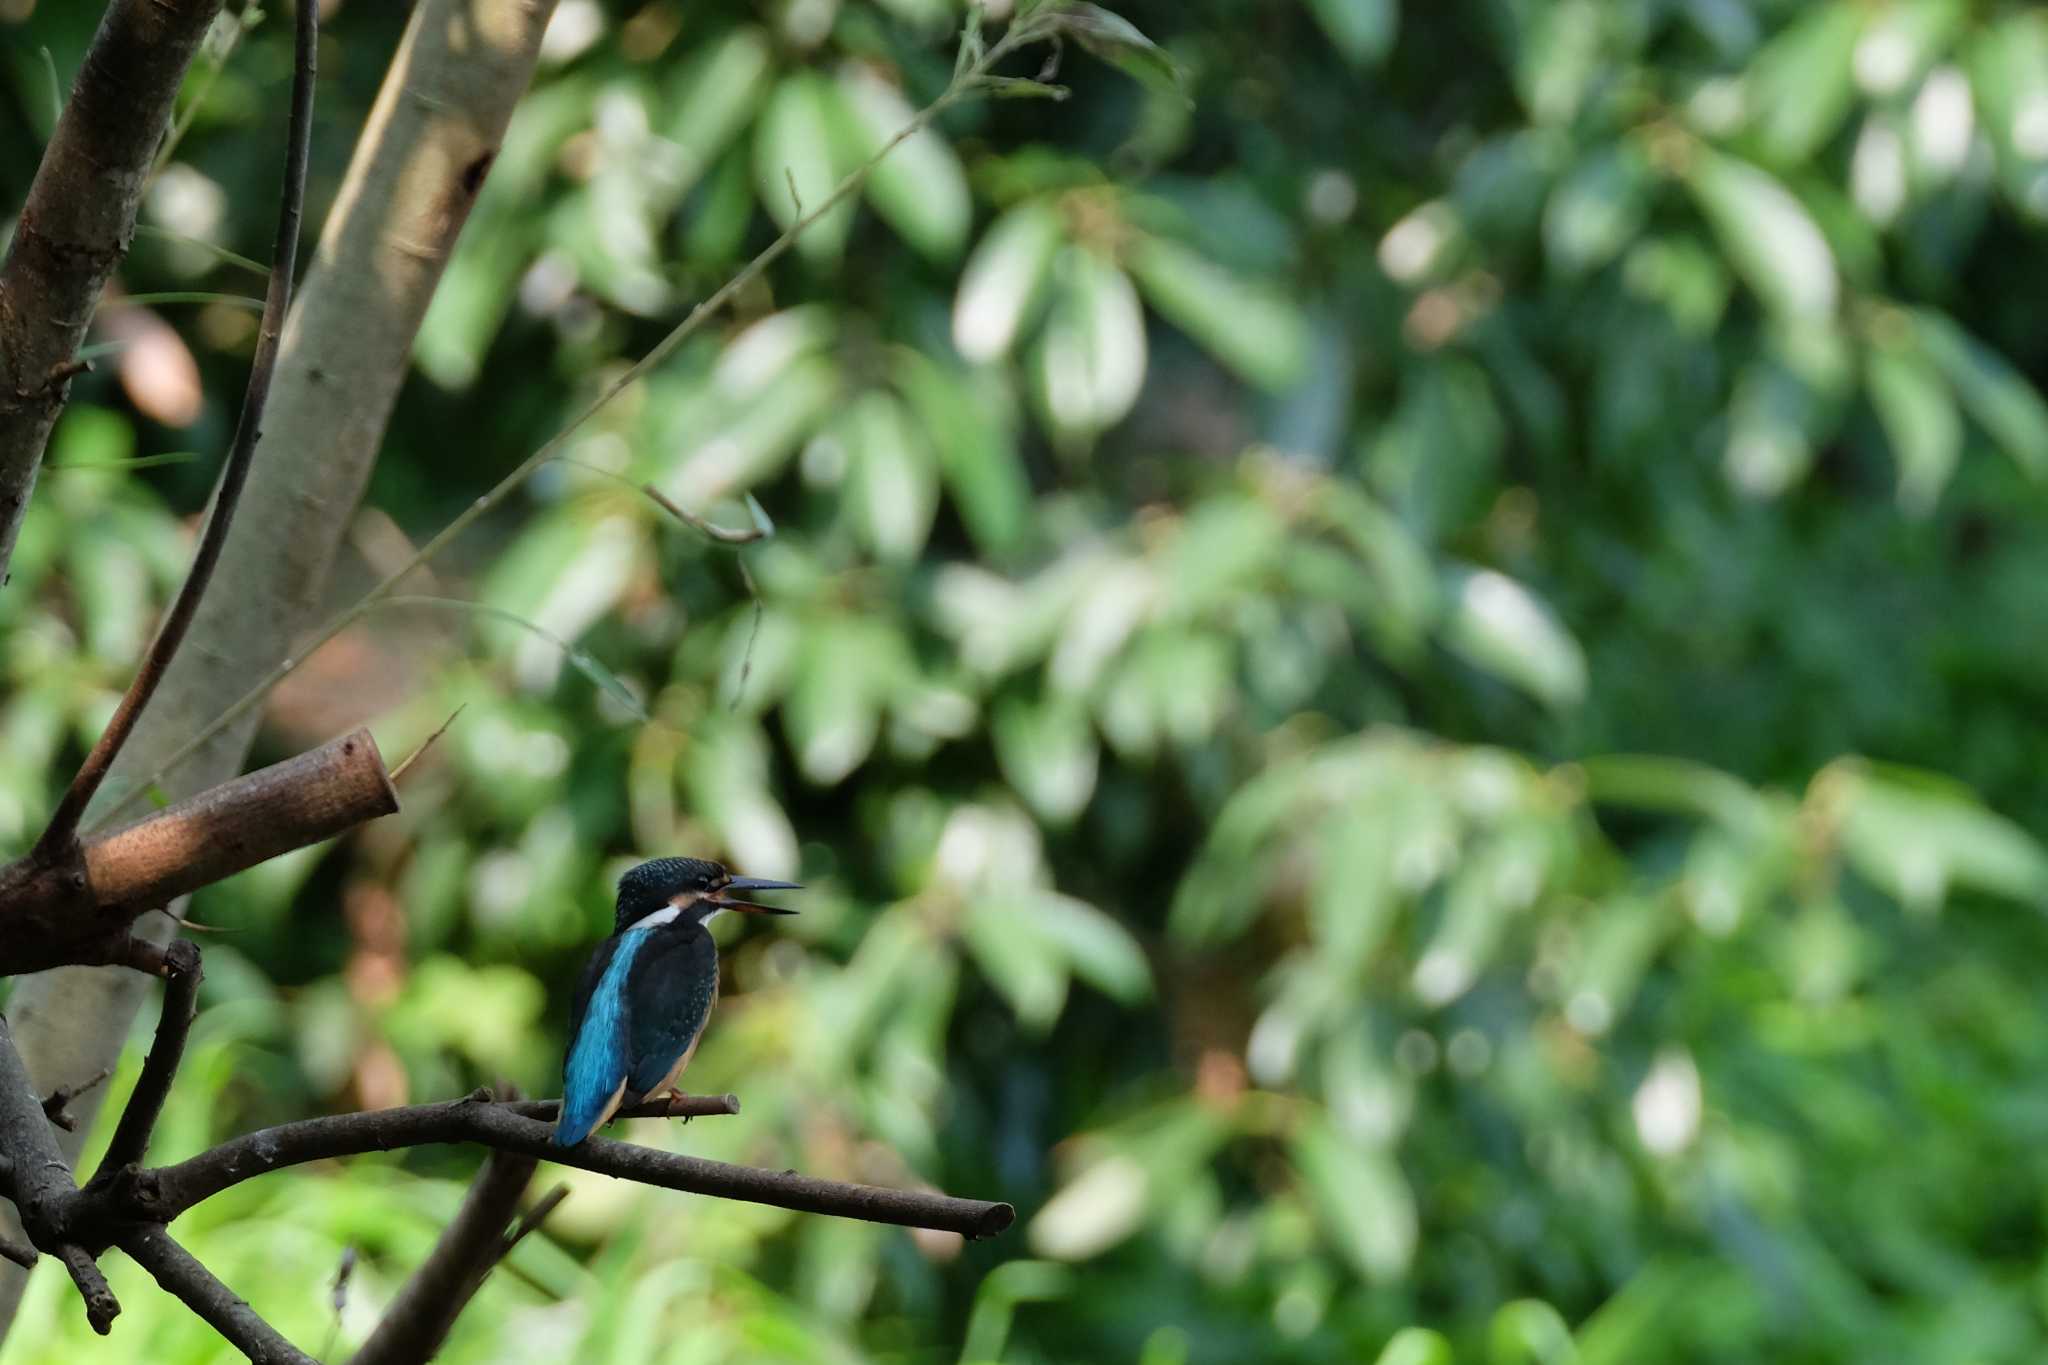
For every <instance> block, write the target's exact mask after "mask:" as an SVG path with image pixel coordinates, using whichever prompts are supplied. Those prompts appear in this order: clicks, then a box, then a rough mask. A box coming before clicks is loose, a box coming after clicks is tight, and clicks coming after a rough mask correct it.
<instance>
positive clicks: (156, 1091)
mask: <svg viewBox="0 0 2048 1365" xmlns="http://www.w3.org/2000/svg"><path fill="white" fill-rule="evenodd" d="M307 8H308V9H311V8H313V6H311V5H308V6H307ZM146 946H147V947H149V948H152V949H154V948H155V945H154V944H149V945H146ZM161 954H162V960H163V970H162V976H163V978H164V1012H163V1016H162V1017H161V1018H160V1019H158V1020H157V1026H156V1041H155V1042H154V1043H152V1044H151V1045H150V1049H149V1056H148V1057H146V1058H144V1059H143V1063H142V1075H141V1076H140V1077H139V1078H138V1079H137V1080H136V1082H135V1090H134V1093H133V1094H131V1095H129V1096H128V1107H127V1108H126V1109H124V1110H122V1111H121V1122H120V1124H119V1125H118V1126H116V1127H115V1129H114V1136H113V1140H112V1141H110V1142H109V1143H108V1144H107V1154H106V1156H105V1157H103V1158H102V1159H101V1160H100V1168H99V1175H101V1176H103V1175H105V1174H107V1173H108V1172H110V1171H118V1170H120V1169H121V1168H122V1167H123V1166H129V1165H133V1164H135V1163H136V1162H139V1161H141V1160H142V1158H143V1157H144V1156H145V1155H146V1154H147V1153H148V1151H149V1135H150V1134H151V1133H152V1132H154V1131H155V1130H156V1120H157V1116H158V1115H159V1114H161V1113H163V1109H164V1101H165V1100H166V1099H168V1098H169V1097H170V1093H171V1082H172V1081H174V1080H176V1079H177V1075H178V1063H179V1062H180V1061H182V1060H184V1056H185V1039H186V1037H187V1035H189V1034H190V1033H191V1031H192V1016H193V1015H194V1014H195V1013H196V1012H197V1010H198V1006H199V981H200V978H201V977H202V976H203V975H204V973H203V972H202V971H201V969H200V965H199V946H198V945H197V944H195V943H193V942H192V941H191V940H189V939H178V940H175V941H174V942H172V943H170V944H168V945H167V946H165V947H164V948H163V949H162V950H161ZM95 1178H98V1177H97V1176H96V1177H95Z"/></svg>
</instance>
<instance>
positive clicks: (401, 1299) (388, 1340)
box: [354, 1152, 539, 1365]
mask: <svg viewBox="0 0 2048 1365" xmlns="http://www.w3.org/2000/svg"><path fill="white" fill-rule="evenodd" d="M538 1164H539V1163H538V1162H536V1161H535V1160H534V1159H533V1158H532V1157H530V1156H517V1155H514V1154H512V1153H509V1152H492V1153H491V1154H490V1156H489V1157H487V1158H486V1159H485V1160H484V1165H483V1169H482V1170H481V1171H479V1172H478V1173H477V1177H476V1181H475V1183H473V1184H472V1185H471V1186H470V1187H469V1194H468V1196H467V1197H465V1198H464V1199H463V1201H462V1207H461V1208H460V1209H459V1210H457V1211H456V1214H455V1219H454V1221H453V1222H451V1223H449V1224H448V1226H447V1228H446V1229H445V1230H443V1232H442V1233H441V1237H440V1240H439V1241H437V1242H435V1243H434V1249H433V1250H432V1251H430V1252H428V1253H427V1259H426V1260H424V1261H422V1262H421V1263H420V1268H419V1269H418V1270H416V1271H414V1272H413V1276H412V1278H411V1279H410V1280H407V1281H406V1283H405V1288H403V1289H401V1290H399V1291H398V1297H397V1298H395V1299H393V1300H392V1301H391V1306H390V1308H388V1309H386V1310H385V1313H384V1319H383V1321H381V1322H379V1323H378V1324H377V1327H376V1330H375V1331H373V1332H371V1333H370V1338H369V1340H367V1341H365V1342H364V1343H363V1345H362V1348H361V1349H360V1350H358V1351H357V1352H356V1354H355V1363H354V1365H420V1363H421V1362H425V1361H427V1360H431V1359H432V1358H433V1356H434V1353H435V1352H436V1351H438V1350H440V1349H441V1343H442V1342H444V1341H446V1340H447V1339H448V1332H449V1329H450V1328H452V1327H454V1325H455V1319H456V1317H457V1315H459V1314H460V1313H461V1312H462V1310H463V1309H464V1308H467V1307H468V1306H469V1301H470V1299H472V1298H474V1297H475V1296H476V1291H477V1290H478V1289H480V1288H481V1287H482V1286H483V1282H484V1277H485V1276H486V1275H488V1274H490V1272H491V1268H492V1267H493V1266H495V1265H496V1264H497V1263H498V1262H499V1260H501V1259H502V1258H503V1257H504V1255H505V1252H506V1251H507V1250H508V1248H509V1243H508V1240H507V1238H506V1234H505V1225H506V1224H507V1223H508V1222H510V1221H511V1219H512V1215H513V1214H514V1213H516V1212H517V1211H518V1208H519V1200H520V1198H521V1196H523V1195H524V1194H525V1193H526V1187H527V1186H528V1185H529V1184H530V1183H532V1181H533V1171H534V1167H535V1166H537V1165H538Z"/></svg>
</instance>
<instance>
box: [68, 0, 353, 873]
mask: <svg viewBox="0 0 2048 1365" xmlns="http://www.w3.org/2000/svg"><path fill="white" fill-rule="evenodd" d="M319 12H320V7H319V6H318V5H312V4H303V5H300V6H298V21H297V28H296V40H297V50H296V53H295V57H294V70H293V74H292V112H291V123H290V131H289V133H288V135H287V139H286V150H285V168H284V190H283V193H282V195H281V196H280V197H281V203H280V204H279V206H278V219H277V247H276V250H275V251H274V252H273V262H272V266H271V270H270V284H269V288H268V290H267V292H266V293H265V295H264V302H263V322H262V330H261V332H260V334H259V336H258V339H257V342H256V355H255V358H254V360H253V361H252V363H251V365H250V369H249V387H248V389H247V391H246V392H245V393H244V394H243V397H242V416H241V420H240V422H239V423H238V424H237V425H236V428H235V438H234V442H233V444H232V445H231V446H230V447H229V449H228V457H227V463H226V466H225V467H224V468H223V469H222V470H221V476H220V489H219V491H218V492H217V493H216V495H215V497H214V503H213V515H212V516H210V517H208V518H207V521H206V529H205V531H204V532H202V533H201V535H200V537H199V548H198V550H197V552H196V553H194V555H193V556H192V567H191V569H190V571H188V572H187V573H186V575H185V582H184V584H183V585H182V586H180V587H179V589H178V596H177V598H176V600H175V601H173V602H172V603H171V609H170V611H169V612H168V613H167V614H166V615H165V617H164V622H163V625H162V626H161V627H159V628H158V630H157V634H156V639H155V640H153V641H151V642H150V646H149V652H148V653H147V654H145V655H144V656H143V659H142V664H141V666H140V667H138V668H137V669H136V670H135V680H134V681H133V682H132V683H130V684H129V685H128V691H127V693H126V694H125V695H123V696H122V698H121V703H120V705H119V706H117V707H116V708H115V709H114V715H113V718H112V719H111V720H109V721H108V722H107V726H106V729H104V730H102V731H101V732H100V737H99V742H98V743H96V744H94V745H93V746H92V752H91V753H90V754H88V755H87V756H86V760H85V762H84V764H82V765H81V766H80V767H79V769H78V775H77V776H76V777H74V778H73V779H72V780H71V786H70V788H69V789H68V790H67V791H66V792H65V793H64V797H63V799H62V800H61V801H59V802H58V803H57V809H56V811H55V813H54V814H52V815H51V817H50V823H49V826H48V827H47V828H46V829H44V831H43V836H42V838H41V839H39V840H38V841H37V842H36V856H37V857H39V858H41V859H43V860H44V861H48V862H54V861H56V860H57V858H58V857H60V856H61V855H62V854H63V853H64V851H66V850H68V849H69V848H70V847H71V846H72V844H73V842H74V841H75V840H76V839H77V837H78V821H79V818H80V817H81V816H82V815H84V814H85V808H86V805H87V803H88V802H90V801H91V800H92V797H93V793H94V792H96V791H98V790H99V786H100V783H101V782H103V781H104V780H105V779H106V776H107V770H108V769H109V768H111V767H112V766H113V762H114V759H115V758H116V757H117V756H118V755H119V754H120V752H121V746H122V745H123V744H126V743H127V742H128V736H129V735H130V734H132V733H133V732H134V730H135V722H136V721H137V720H138V719H139V718H140V717H141V715H142V710H143V708H144V707H146V706H148V705H149V699H150V698H151V697H152V696H154V695H155V694H156V689H157V685H158V684H159V683H161V682H162V681H163V677H164V672H165V670H166V669H168V668H169V667H170V663H171V659H172V657H173V656H174V655H176V654H177V652H178V646H179V645H181V644H183V643H184V640H185V631H186V630H187V628H188V627H190V626H191V624H192V616H193V613H194V612H196V611H197V610H198V609H199V599H200V598H201V597H202V596H203V595H204V594H205V592H206V585H207V583H208V582H209V581H210V580H211V579H212V577H213V569H214V565H215V564H217V563H219V561H220V552H221V547H222V545H223V544H225V543H226V540H227V534H228V527H229V525H230V524H231V523H232V522H233V521H234V517H235V504H236V503H237V502H239V501H240V499H241V496H242V487H243V485H244V484H245V483H247V482H248V478H249V467H250V465H251V464H252V463H253V462H254V460H255V457H256V443H257V442H258V441H259V440H260V439H261V438H262V435H263V406H264V404H265V403H266V402H267V401H268V400H269V398H270V382H271V379H272V377H273V376H274V375H275V374H276V372H277V353H278V347H279V344H280V341H281V340H282V338H283V335H284V318H285V311H286V310H287V309H288V308H289V307H290V306H291V297H292V275H293V271H294V269H295V267H296V265H297V261H298V252H299V219H300V217H301V215H302V214H303V212H304V209H305V203H306V159H307V151H308V148H309V146H310V145H311V141H312V135H313V75H314V57H315V52H316V49H317V47H318V39H319V32H318V28H319Z"/></svg>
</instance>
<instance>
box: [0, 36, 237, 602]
mask: <svg viewBox="0 0 2048 1365" xmlns="http://www.w3.org/2000/svg"><path fill="white" fill-rule="evenodd" d="M219 9H220V0H113V3H112V4H110V5H108V6H107V12H106V15H105V17H104V18H102V19H101V21H100V27H99V31H98V32H97V33H95V34H94V35H93V40H92V46H91V47H90V48H88V49H87V50H86V54H85V62H84V64H83V65H82V66H80V68H79V71H78V80H77V83H76V84H75V85H73V86H72V90H71V98H70V99H68V100H66V101H65V104H64V109H63V112H62V114H60V115H59V117H58V119H57V127H56V129H55V131H54V132H52V133H51V135H50V144H49V146H48V147H46V148H44V149H43V160H42V164H41V165H40V166H39V167H37V169H36V178H35V181H34V183H33V184H31V185H30V186H29V191H28V199H27V201H26V202H25V203H23V205H22V208H21V220H20V222H19V223H18V224H17V225H16V227H15V230H14V239H13V241H12V242H11V243H10V244H9V245H8V248H7V257H6V260H5V261H4V262H0V586H4V584H5V583H6V579H7V563H8V560H9V559H10V558H11V557H12V556H13V553H14V540H15V536H16V534H17V533H18V532H19V531H20V529H21V519H22V516H23V515H24V513H25V512H26V511H27V509H28V500H29V495H30V493H31V492H32V491H33V490H34V488H35V481H36V470H37V468H38V466H39V465H40V464H41V463H42V457H43V447H44V446H45V445H46V444H47V443H48V442H49V438H50V428H51V427H52V426H54V425H55V424H56V421H57V414H58V413H59V412H60V411H62V410H63V407H64V398H65V389H66V380H67V379H68V378H69V376H70V375H71V374H72V373H75V370H74V369H72V366H73V364H74V362H75V361H76V359H77V352H78V345H79V342H81V341H82V340H84V338H85V329H86V327H87V325H88V324H90V323H91V321H92V315H93V309H94V308H95V306H96V305H97V304H98V302H99V297H100V291H101V290H102V289H103V288H105V287H106V283H107V280H108V279H109V278H110V277H111V276H112V275H113V273H114V268H115V266H117V265H119V264H120V261H121V258H122V257H123V256H125V255H126V254H127V252H128V243H129V241H130V239H131V236H132V234H133V232H134V228H135V212H136V208H137V206H138V205H140V203H141V202H142V191H143V188H144V186H145V185H146V184H147V183H148V179H149V170H150V165H151V161H152V159H153V158H154V157H155V155H156V149H157V145H158V144H159V143H160V142H162V141H163V135H164V129H165V128H166V127H167V126H168V125H169V123H170V118H171V105H172V102H173V100H174V99H175V97H176V95H177V93H178V86H179V84H180V83H181V82H182V81H183V80H184V77H185V68H186V67H188V66H190V65H191V63H192V57H193V54H194V53H196V52H197V51H198V50H199V43H200V40H201V39H203V38H204V37H205V36H206V29H207V26H208V25H209V24H211V23H212V22H213V16H214V14H215V13H216V12H217V11H218V10H219Z"/></svg>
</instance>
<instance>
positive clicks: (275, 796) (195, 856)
mask: <svg viewBox="0 0 2048 1365" xmlns="http://www.w3.org/2000/svg"><path fill="white" fill-rule="evenodd" d="M397 809H398V792H397V790H396V789H395V788H394V787H393V786H392V785H391V778H390V775H389V774H388V773H387V772H386V771H385V769H384V758H383V755H382V754H380V753H379V752H378V751H377V742H376V740H374V739H372V738H371V737H370V732H369V731H367V730H357V731H355V732H354V733H353V734H348V735H344V736H342V737H341V738H340V739H337V740H334V741H332V742H330V743H328V744H324V745H322V746H321V747H320V748H318V749H314V750H311V751H310V752H307V753H303V754H300V755H299V756H298V757H296V758H288V759H286V760H285V761H284V762H282V763H277V764H273V765H272V766H270V767H268V768H263V769H259V770H258V771H256V772H253V773H249V774H247V775H245V776H242V777H238V778H235V779H234V780H232V781H229V782H223V783H222V784H221V785H220V786H218V787H213V788H209V789H208V790H206V791H203V792H201V793H199V794H198V795H197V796H193V797H190V798H188V799H187V800H184V801H180V802H178V803H177V804H176V805H173V806H169V807H167V808H165V809H164V810H161V811H158V812H157V813H156V814H154V815H151V816H148V817H146V818H145V819H143V820H141V821H139V822H137V823H136V824H133V825H130V826H129V827H128V828H126V829H123V830H119V831H116V832H115V833H113V834H108V835H105V836H103V837H100V838H96V839H94V840H92V841H91V842H90V843H88V844H86V845H84V847H83V848H78V847H77V846H74V847H73V849H72V850H71V853H70V855H69V857H68V859H67V860H66V861H64V862H61V863H58V864H55V865H50V866H40V865H37V864H36V863H34V862H33V861H30V860H24V861H23V862H21V863H17V864H15V865H14V866H13V867H10V868H6V869H0V923H4V924H5V926H6V932H5V934H4V935H0V975H4V974H12V973H17V972H32V971H41V970H43V969H44V968H46V967H59V966H65V965H68V964H72V963H105V962H118V961H123V960H125V956H126V950H127V938H128V926H129V924H130V923H132V922H133V921H134V919H135V917H136V916H137V915H140V914H141V913H143V912H144V911H146V910H151V909H154V908H156V907H158V906H161V905H165V904H167V903H169V902H170V901H171V900H172V899H174V898H175V897H178V896H182V895H184V894H185V893H186V892H188V891H196V890H198V889H199V888H200V887H202V886H210V885H212V884H213V883H214V882H217V881H220V880H222V879H223V878H225V877H230V876H233V875H234V874H235V873H237V872H241V871H243V870H245V869H247V868H251V867H254V866H255V865H256V864H258V863H261V862H264V861H267V860H268V859H271V858H275V857H277V856H278V855H279V854H281V853H289V852H291V851H292V850H293V849H297V848H305V847H306V846H308V845H310V844H317V843H319V842H320V841H321V840H323V839H331V838H333V837H334V836H335V835H337V834H341V833H343V832H345V831H347V830H350V829H353V828H354V827H355V826H357V825H360V824H362V823H363V822H364V821H366V820H372V819H375V818H376V817H378V816H380V815H389V814H391V813H392V812H393V811H396V810H397Z"/></svg>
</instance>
